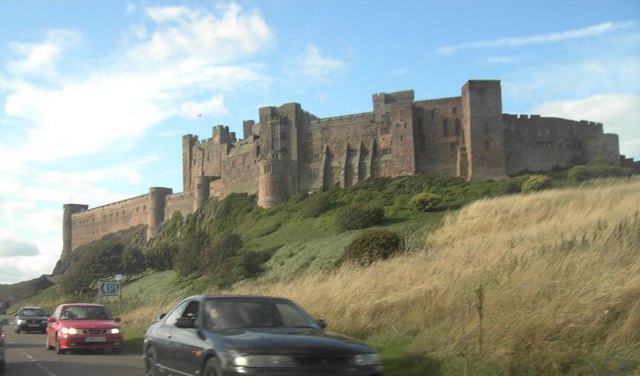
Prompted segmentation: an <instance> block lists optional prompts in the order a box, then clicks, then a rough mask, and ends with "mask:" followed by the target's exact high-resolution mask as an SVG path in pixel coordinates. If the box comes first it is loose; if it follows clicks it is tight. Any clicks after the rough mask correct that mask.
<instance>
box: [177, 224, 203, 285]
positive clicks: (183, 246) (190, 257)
mask: <svg viewBox="0 0 640 376" xmlns="http://www.w3.org/2000/svg"><path fill="white" fill-rule="evenodd" d="M208 243H209V237H208V236H207V234H206V233H205V232H203V231H195V232H192V233H190V234H189V236H187V237H186V238H185V239H183V241H181V242H180V243H178V249H177V251H176V253H175V255H174V256H173V270H175V271H176V272H177V273H178V275H180V276H188V275H190V274H194V273H196V272H197V271H198V258H199V256H200V251H201V250H202V249H203V248H205V247H206V246H207V244H208Z"/></svg>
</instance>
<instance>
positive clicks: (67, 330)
mask: <svg viewBox="0 0 640 376" xmlns="http://www.w3.org/2000/svg"><path fill="white" fill-rule="evenodd" d="M62 333H64V334H78V333H80V331H79V330H78V329H76V328H62Z"/></svg>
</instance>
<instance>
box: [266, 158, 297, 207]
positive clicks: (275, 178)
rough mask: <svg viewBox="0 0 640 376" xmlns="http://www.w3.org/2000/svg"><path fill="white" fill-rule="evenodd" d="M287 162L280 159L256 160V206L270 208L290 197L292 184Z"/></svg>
mask: <svg viewBox="0 0 640 376" xmlns="http://www.w3.org/2000/svg"><path fill="white" fill-rule="evenodd" d="M288 162H289V161H287V160H281V159H264V160H261V161H259V162H258V166H259V168H260V177H259V179H258V206H261V207H263V208H271V207H274V206H276V205H278V204H280V203H281V202H284V201H286V200H287V199H288V198H289V197H291V192H292V187H293V186H292V182H291V175H290V174H289V163H288Z"/></svg>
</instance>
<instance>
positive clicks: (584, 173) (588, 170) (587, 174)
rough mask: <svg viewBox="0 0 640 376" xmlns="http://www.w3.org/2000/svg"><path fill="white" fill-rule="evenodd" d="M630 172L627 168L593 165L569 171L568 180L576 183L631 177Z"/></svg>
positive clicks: (576, 167)
mask: <svg viewBox="0 0 640 376" xmlns="http://www.w3.org/2000/svg"><path fill="white" fill-rule="evenodd" d="M631 174H632V171H631V169H629V168H624V167H619V166H611V165H607V164H594V165H589V166H575V167H573V168H571V170H569V173H568V175H567V176H568V177H569V179H571V180H573V181H577V182H582V181H586V180H589V179H597V178H607V177H622V176H631Z"/></svg>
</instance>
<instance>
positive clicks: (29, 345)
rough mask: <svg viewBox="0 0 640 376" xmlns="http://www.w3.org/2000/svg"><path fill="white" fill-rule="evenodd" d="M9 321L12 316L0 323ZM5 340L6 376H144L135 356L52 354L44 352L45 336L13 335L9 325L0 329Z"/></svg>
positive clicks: (137, 356) (87, 353)
mask: <svg viewBox="0 0 640 376" xmlns="http://www.w3.org/2000/svg"><path fill="white" fill-rule="evenodd" d="M2 318H7V319H10V320H12V319H13V317H12V316H0V319H2ZM2 329H3V331H4V333H5V335H6V337H7V345H6V352H5V356H6V363H7V369H6V374H5V375H6V376H13V375H16V376H86V375H90V376H133V375H135V376H140V375H144V367H143V362H142V356H141V354H139V353H137V352H136V353H129V352H127V350H126V349H125V352H124V354H122V355H114V354H110V353H104V352H95V351H93V352H88V351H87V352H72V353H67V354H56V352H55V351H52V350H47V349H46V348H45V341H46V339H45V338H46V336H45V334H41V333H24V332H21V333H20V334H16V333H15V332H14V330H13V320H12V323H11V325H6V326H3V328H2Z"/></svg>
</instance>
